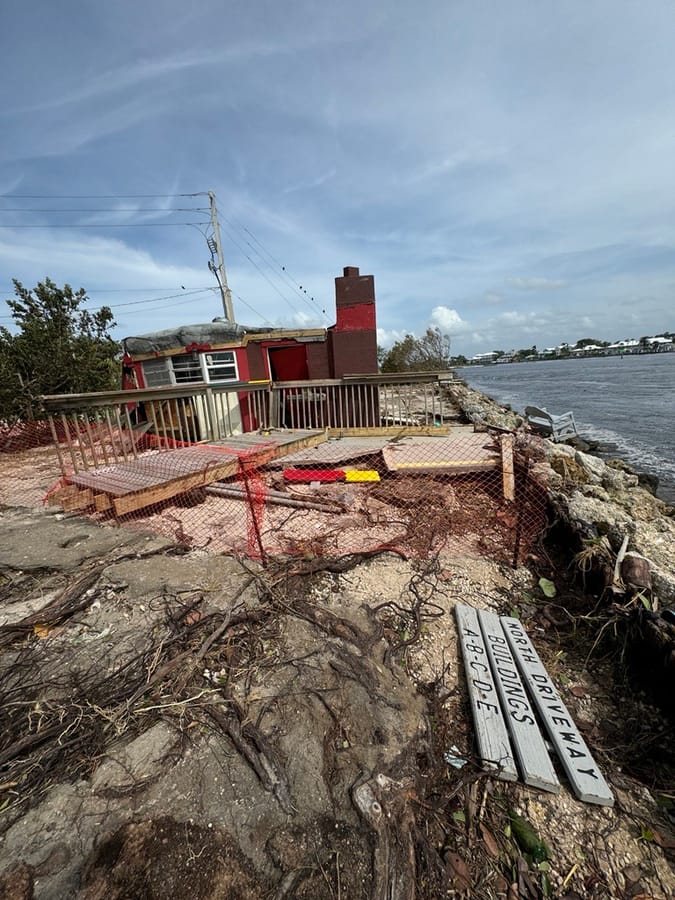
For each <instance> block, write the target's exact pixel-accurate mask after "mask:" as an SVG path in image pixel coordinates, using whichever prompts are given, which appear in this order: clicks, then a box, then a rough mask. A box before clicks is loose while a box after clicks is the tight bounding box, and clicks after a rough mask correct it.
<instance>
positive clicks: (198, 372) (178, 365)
mask: <svg viewBox="0 0 675 900" xmlns="http://www.w3.org/2000/svg"><path fill="white" fill-rule="evenodd" d="M143 378H144V379H145V386H146V387H165V386H167V385H170V384H194V383H202V382H204V381H206V382H208V383H210V384H219V383H221V382H223V381H237V360H236V357H235V355H234V352H233V351H232V350H221V351H219V352H217V353H200V354H197V353H183V354H180V355H178V356H169V357H160V358H158V359H146V360H145V361H144V362H143Z"/></svg>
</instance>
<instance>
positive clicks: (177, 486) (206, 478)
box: [113, 459, 240, 516]
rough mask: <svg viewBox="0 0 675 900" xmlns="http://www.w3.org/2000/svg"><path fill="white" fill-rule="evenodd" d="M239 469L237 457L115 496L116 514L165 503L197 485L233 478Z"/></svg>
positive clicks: (120, 514) (124, 513)
mask: <svg viewBox="0 0 675 900" xmlns="http://www.w3.org/2000/svg"><path fill="white" fill-rule="evenodd" d="M239 470H240V466H239V460H238V459H235V460H231V461H230V462H228V463H226V464H225V465H222V466H212V467H211V468H208V469H203V470H202V471H200V472H195V473H193V474H191V475H183V476H182V477H181V478H174V479H172V480H170V481H166V482H164V484H161V485H157V486H156V487H152V488H149V489H148V490H144V491H137V492H136V493H133V494H125V495H124V496H122V497H115V498H114V499H113V507H114V509H115V514H116V515H118V516H125V515H127V514H128V513H130V512H135V511H136V510H137V509H143V508H144V507H145V506H152V505H153V504H155V503H163V502H164V501H165V500H170V499H171V498H172V497H175V496H177V495H178V494H183V493H185V492H186V491H190V490H192V489H193V488H195V487H202V486H203V485H207V484H211V482H213V481H219V480H220V479H221V478H232V476H233V475H236V474H237V472H238V471H239Z"/></svg>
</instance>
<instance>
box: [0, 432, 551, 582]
mask: <svg viewBox="0 0 675 900" xmlns="http://www.w3.org/2000/svg"><path fill="white" fill-rule="evenodd" d="M95 424H96V423H95V422H87V421H84V420H83V421H81V422H80V424H79V425H78V426H77V428H73V427H65V428H64V427H63V425H62V423H61V422H59V421H58V420H56V421H55V422H53V423H52V424H51V426H50V424H49V423H45V422H35V423H26V424H22V425H17V426H13V427H11V428H9V427H8V428H6V429H4V431H2V432H0V504H4V505H19V506H39V505H49V506H52V507H58V508H60V509H61V510H63V511H64V512H65V513H71V514H77V515H83V516H87V517H90V518H92V519H94V520H96V521H99V522H101V523H107V524H111V525H115V524H117V525H124V526H125V527H134V528H138V529H141V530H143V531H149V532H154V533H157V534H161V535H163V536H165V537H167V538H169V539H171V540H174V541H177V542H179V543H181V544H185V545H188V546H190V547H193V548H203V549H206V550H208V551H210V552H217V553H228V554H234V555H239V556H248V557H250V558H255V559H259V560H262V561H263V562H265V561H266V560H267V559H268V558H270V557H287V556H293V557H297V556H302V557H316V556H331V557H339V556H343V555H347V554H351V553H356V552H363V551H372V550H378V549H383V548H391V549H395V550H396V551H397V552H399V553H402V554H404V555H406V556H411V557H426V556H429V555H430V554H432V553H436V552H438V551H450V552H452V551H462V552H469V553H473V554H477V555H482V556H488V557H490V558H492V559H496V560H499V561H502V562H505V563H509V564H515V565H517V564H519V563H521V562H522V561H523V560H524V559H525V558H526V556H527V554H528V553H529V552H530V551H531V549H532V547H533V545H534V544H535V543H536V542H537V541H538V540H539V538H540V537H541V535H542V533H543V531H544V530H545V528H546V527H547V524H548V494H547V489H546V484H545V483H544V482H543V480H542V478H541V475H540V470H541V467H540V466H538V465H537V462H538V461H539V460H540V459H541V458H542V446H543V445H542V441H541V439H540V438H537V437H535V436H533V435H531V434H529V433H525V432H518V433H515V434H510V433H509V434H504V433H500V432H498V431H496V430H493V431H488V430H486V431H476V430H474V429H473V427H470V426H462V427H455V428H437V429H433V428H429V429H427V430H426V432H425V433H414V429H406V428H404V427H401V428H400V429H392V428H388V429H375V428H370V429H361V431H362V432H367V434H365V433H364V434H353V435H352V434H349V433H348V432H331V433H328V432H326V431H320V430H315V431H307V430H304V431H299V430H293V429H279V430H276V431H268V432H256V433H253V434H246V435H239V436H232V437H230V438H228V439H226V440H223V441H219V442H217V443H199V444H196V443H190V442H188V441H180V440H173V439H169V438H166V437H163V436H159V437H158V436H157V435H155V434H152V433H147V432H146V433H144V434H140V433H138V432H136V433H134V432H133V431H130V430H129V429H128V428H125V427H123V423H120V426H119V427H118V426H117V425H116V426H115V427H114V428H105V429H97V428H96V427H95Z"/></svg>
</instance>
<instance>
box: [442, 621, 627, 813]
mask: <svg viewBox="0 0 675 900" xmlns="http://www.w3.org/2000/svg"><path fill="white" fill-rule="evenodd" d="M455 615H456V618H457V626H458V631H459V640H460V646H461V648H462V656H463V658H464V666H465V670H466V679H467V686H468V690H469V699H470V701H471V709H472V713H473V719H474V724H475V727H476V742H477V745H478V752H479V754H480V757H481V759H482V761H483V764H484V765H485V767H486V768H495V767H496V768H498V770H499V771H498V774H499V777H501V778H504V779H506V780H509V781H516V780H517V778H518V774H517V770H516V766H515V762H514V758H513V755H512V754H511V742H512V744H513V747H514V748H515V756H516V757H517V760H518V763H519V765H520V770H521V772H522V776H523V781H524V782H525V784H528V785H530V786H532V787H537V788H541V789H543V790H547V791H551V792H553V793H557V792H558V791H559V790H560V784H559V782H558V779H557V777H556V774H555V771H554V769H553V765H552V761H551V759H550V756H549V753H548V751H547V749H546V745H545V744H544V741H543V738H542V735H541V733H540V730H539V726H540V723H542V724H543V726H544V728H545V730H546V732H547V734H548V736H549V738H550V740H551V743H552V744H553V747H554V748H555V751H556V753H557V754H558V756H559V757H560V760H561V763H562V765H563V767H564V769H565V773H566V775H567V777H568V779H569V783H570V786H571V788H572V790H573V792H574V793H575V794H576V796H577V797H578V799H579V800H582V801H584V802H585V803H597V804H599V805H601V806H613V805H614V796H613V794H612V791H611V790H610V788H609V785H608V784H607V782H606V781H605V779H604V778H603V776H602V774H601V773H600V770H599V768H598V766H597V763H596V762H595V760H594V759H593V756H592V755H591V752H590V750H589V749H588V746H587V745H586V742H585V741H584V739H583V738H582V736H581V734H580V733H579V730H578V728H577V727H576V725H575V724H574V721H573V719H572V716H571V715H570V713H569V711H568V709H567V707H566V706H565V704H564V703H563V701H562V700H561V698H560V694H559V693H558V692H557V691H556V689H555V687H554V685H553V682H552V681H551V678H550V676H549V675H548V673H547V671H546V669H545V668H544V664H543V663H542V661H541V659H540V658H539V655H538V654H537V651H536V650H535V649H534V646H533V644H532V641H531V640H530V638H529V637H528V635H527V633H526V631H525V629H524V628H523V626H522V624H521V623H520V622H519V621H518V619H514V618H510V617H509V616H502V617H498V616H496V615H495V614H494V613H491V612H488V611H486V610H481V611H480V612H477V611H476V610H475V609H473V607H470V606H465V605H463V604H458V605H457V606H456V607H455ZM528 695H529V696H528Z"/></svg>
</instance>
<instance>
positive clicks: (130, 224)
mask: <svg viewBox="0 0 675 900" xmlns="http://www.w3.org/2000/svg"><path fill="white" fill-rule="evenodd" d="M208 224H209V222H128V223H126V224H116V225H110V224H105V223H103V222H101V223H100V224H98V225H96V224H86V225H64V224H61V223H60V222H57V223H56V224H52V225H0V228H42V229H45V228H47V229H51V228H70V230H71V231H74V230H75V229H76V228H180V227H181V226H183V225H197V226H199V225H208Z"/></svg>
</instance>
